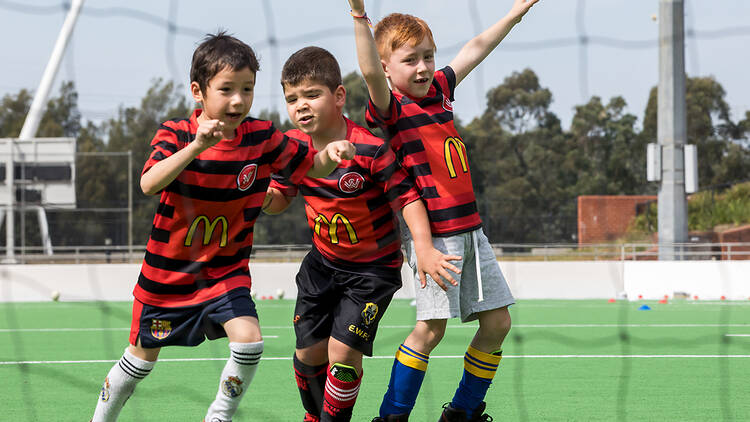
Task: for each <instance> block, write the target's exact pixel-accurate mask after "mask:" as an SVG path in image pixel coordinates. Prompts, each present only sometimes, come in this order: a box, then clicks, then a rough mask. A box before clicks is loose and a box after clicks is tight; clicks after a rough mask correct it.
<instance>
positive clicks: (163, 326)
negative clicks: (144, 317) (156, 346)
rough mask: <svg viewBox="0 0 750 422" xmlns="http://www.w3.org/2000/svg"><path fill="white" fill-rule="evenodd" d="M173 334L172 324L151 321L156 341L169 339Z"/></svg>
mask: <svg viewBox="0 0 750 422" xmlns="http://www.w3.org/2000/svg"><path fill="white" fill-rule="evenodd" d="M170 334H172V323H171V322H169V321H167V320H163V319H152V320H151V335H152V336H154V338H156V339H159V340H161V339H164V338H167V336H168V335H170Z"/></svg>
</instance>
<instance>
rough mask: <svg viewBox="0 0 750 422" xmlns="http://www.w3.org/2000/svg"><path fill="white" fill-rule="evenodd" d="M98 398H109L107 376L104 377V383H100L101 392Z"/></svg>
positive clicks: (104, 399) (105, 399) (103, 399)
mask: <svg viewBox="0 0 750 422" xmlns="http://www.w3.org/2000/svg"><path fill="white" fill-rule="evenodd" d="M99 400H101V401H108V400H109V377H106V378H104V384H102V392H101V393H100V394H99Z"/></svg>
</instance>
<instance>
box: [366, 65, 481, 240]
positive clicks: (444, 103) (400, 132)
mask: <svg viewBox="0 0 750 422" xmlns="http://www.w3.org/2000/svg"><path fill="white" fill-rule="evenodd" d="M455 87H456V75H455V73H454V72H453V69H452V68H451V67H450V66H446V67H445V68H443V69H442V70H438V71H437V72H435V78H434V80H433V81H432V85H431V86H430V89H429V91H428V92H427V95H425V96H424V97H422V98H410V97H409V96H407V95H401V94H399V93H395V92H392V93H391V105H390V109H389V112H388V115H387V116H381V115H380V114H379V113H378V111H377V110H376V109H375V105H374V104H372V101H370V103H369V104H368V106H367V112H366V118H367V123H368V124H369V125H370V126H372V127H375V126H380V127H381V129H383V132H384V133H385V134H386V137H387V138H388V140H389V142H390V143H391V147H392V148H393V149H394V151H396V156H397V157H398V160H399V162H400V163H401V165H402V166H403V167H404V169H406V171H407V172H408V173H409V175H410V176H411V177H412V178H413V179H414V180H415V182H416V185H417V187H418V188H419V191H420V194H421V195H422V199H424V201H425V204H426V207H427V213H428V215H429V217H430V228H431V230H432V234H433V235H434V236H451V235H454V234H459V233H465V232H468V231H471V230H475V229H478V228H479V227H481V225H482V220H481V219H480V218H479V213H478V212H477V204H476V200H475V197H474V188H473V186H472V184H471V172H470V170H469V162H468V159H467V157H466V146H465V145H464V143H463V140H461V137H460V136H459V135H458V132H457V131H456V127H455V126H454V124H453V103H452V101H453V100H454V98H453V92H454V89H455Z"/></svg>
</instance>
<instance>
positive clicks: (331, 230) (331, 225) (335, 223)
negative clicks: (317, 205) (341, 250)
mask: <svg viewBox="0 0 750 422" xmlns="http://www.w3.org/2000/svg"><path fill="white" fill-rule="evenodd" d="M339 221H341V222H342V223H343V224H344V227H346V232H347V233H348V234H349V241H350V242H351V243H352V245H354V244H356V243H359V239H357V232H356V231H354V226H352V223H351V222H350V221H349V219H348V218H346V217H345V216H344V215H343V214H340V213H336V214H334V215H333V217H332V218H331V221H328V219H327V218H326V216H324V215H323V214H318V216H317V217H315V234H317V235H318V236H320V226H322V225H323V224H325V225H326V226H328V236H329V237H330V238H331V243H333V244H334V245H335V244H337V243H339V235H338V229H339Z"/></svg>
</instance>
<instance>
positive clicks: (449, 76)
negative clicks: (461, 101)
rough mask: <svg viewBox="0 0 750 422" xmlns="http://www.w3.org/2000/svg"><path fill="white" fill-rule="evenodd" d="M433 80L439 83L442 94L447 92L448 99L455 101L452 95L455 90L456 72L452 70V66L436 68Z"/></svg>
mask: <svg viewBox="0 0 750 422" xmlns="http://www.w3.org/2000/svg"><path fill="white" fill-rule="evenodd" d="M435 80H436V81H437V82H438V85H440V89H441V90H442V91H443V94H447V97H448V99H450V100H451V101H456V99H455V98H454V96H453V95H454V94H455V92H456V72H454V71H453V68H452V67H450V66H445V67H444V68H442V69H440V70H438V71H437V72H435Z"/></svg>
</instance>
